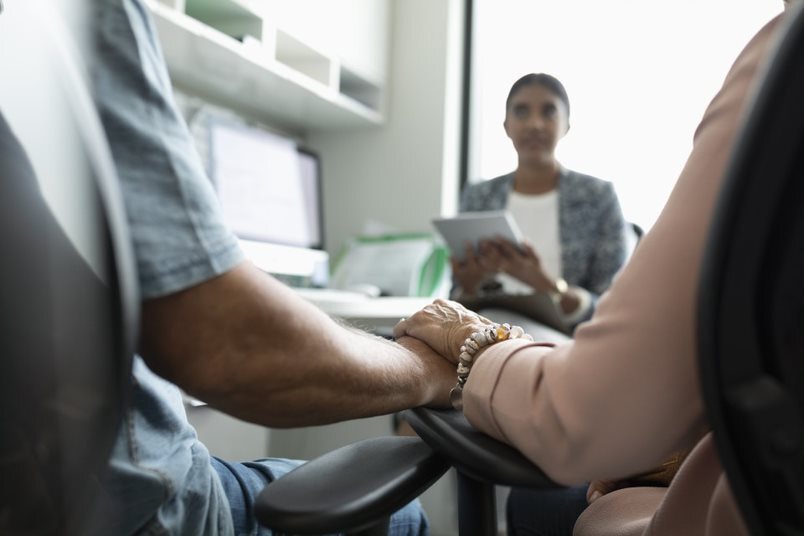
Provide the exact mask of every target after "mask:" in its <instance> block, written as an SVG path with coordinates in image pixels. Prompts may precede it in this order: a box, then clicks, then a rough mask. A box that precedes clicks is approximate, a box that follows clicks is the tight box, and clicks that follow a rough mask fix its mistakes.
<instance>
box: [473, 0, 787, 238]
mask: <svg viewBox="0 0 804 536" xmlns="http://www.w3.org/2000/svg"><path fill="white" fill-rule="evenodd" d="M474 1H475V37H474V52H473V53H474V57H473V70H474V76H473V78H474V80H473V97H472V99H473V101H472V102H473V105H472V106H473V111H472V117H471V118H470V133H471V137H472V139H471V147H470V151H469V155H470V156H469V160H470V161H469V177H470V180H482V179H490V178H493V177H496V176H498V175H501V174H503V173H507V172H509V171H512V170H513V169H514V168H515V167H516V153H515V152H514V150H513V147H512V145H511V142H510V140H509V139H508V138H507V137H506V135H505V132H504V131H503V127H502V123H503V119H504V117H505V98H506V96H507V94H508V90H509V89H510V87H511V84H512V83H513V82H514V81H515V80H516V79H517V78H519V77H520V76H521V75H523V74H526V73H529V72H546V73H549V74H552V75H554V76H556V77H557V78H558V79H559V80H561V81H562V83H563V84H564V86H565V87H566V88H567V92H568V93H569V98H570V106H571V116H570V123H571V128H570V131H569V133H568V134H567V136H565V137H564V139H562V140H561V141H560V142H559V145H558V149H557V151H556V154H557V157H558V160H559V161H560V162H561V163H562V164H564V165H565V166H566V167H568V168H570V169H574V170H576V171H580V172H583V173H589V174H591V175H594V176H597V177H600V178H602V179H606V180H609V181H611V182H613V183H614V185H615V187H616V189H617V193H618V194H619V196H620V201H621V203H622V206H623V211H624V212H625V216H626V218H627V219H628V220H630V221H634V222H636V223H639V224H640V225H642V226H643V227H644V228H645V229H647V228H649V227H650V226H651V225H652V224H653V222H654V221H655V220H656V218H657V216H658V215H659V212H660V211H661V208H662V206H663V205H664V202H665V200H666V199H667V196H668V195H669V193H670V190H671V189H672V187H673V184H674V183H675V180H676V178H677V177H678V174H679V172H680V171H681V168H682V167H683V165H684V163H685V161H686V159H687V156H688V155H689V152H690V149H691V146H692V136H693V133H694V131H695V127H696V126H697V124H698V122H699V120H700V118H701V115H702V114H703V111H704V109H705V108H706V106H707V104H708V103H709V101H710V100H711V98H712V97H713V96H714V94H715V93H716V91H717V90H718V88H719V87H720V86H721V84H722V82H723V78H724V77H725V75H726V72H727V71H728V69H729V67H730V66H731V64H732V63H733V61H734V59H735V58H736V56H737V54H738V53H739V51H740V50H741V49H742V48H743V46H744V45H745V44H746V43H747V42H748V40H749V39H750V38H751V36H752V35H753V34H754V33H756V31H757V30H758V29H759V28H760V27H762V26H763V25H764V24H765V23H766V22H767V21H769V20H770V19H771V18H773V17H774V16H775V15H776V14H778V13H779V12H781V11H782V0H673V1H660V0H639V1H638V0H575V1H570V0H474Z"/></svg>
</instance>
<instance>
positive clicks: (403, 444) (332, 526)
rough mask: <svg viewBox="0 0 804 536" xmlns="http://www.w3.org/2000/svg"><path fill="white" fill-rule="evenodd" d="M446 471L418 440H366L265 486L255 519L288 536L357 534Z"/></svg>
mask: <svg viewBox="0 0 804 536" xmlns="http://www.w3.org/2000/svg"><path fill="white" fill-rule="evenodd" d="M448 468H449V465H448V463H447V462H446V460H444V459H443V458H442V457H441V456H440V455H438V454H436V453H435V452H434V451H433V450H432V449H431V448H430V447H428V446H427V445H426V444H425V443H424V442H422V441H421V440H420V439H419V438H418V437H379V438H372V439H366V440H363V441H360V442H357V443H353V444H351V445H347V446H345V447H341V448H339V449H336V450H333V451H331V452H328V453H326V454H324V455H322V456H320V457H318V458H315V459H314V460H311V461H309V462H307V463H305V464H303V465H300V466H299V467H297V468H296V469H294V470H293V471H291V472H289V473H288V474H286V475H285V476H283V477H282V478H279V479H277V480H276V481H275V482H272V483H271V484H269V485H268V486H266V487H265V489H264V490H263V491H262V492H261V493H260V495H259V496H258V497H257V500H256V502H255V505H254V508H255V514H256V516H257V519H258V520H259V522H260V523H261V524H262V525H264V526H266V527H269V528H271V529H272V530H274V531H275V532H281V533H285V534H325V533H333V532H356V531H359V530H362V529H364V528H367V527H370V526H372V525H374V524H376V523H377V522H378V521H381V520H382V519H383V518H388V517H390V516H391V514H393V513H394V512H396V511H397V510H399V509H400V508H402V507H403V506H405V505H406V504H407V503H409V502H410V501H412V500H413V499H415V498H416V497H418V496H419V495H420V494H421V493H422V492H423V491H424V490H426V489H427V488H428V487H430V485H432V484H433V483H434V482H435V481H436V480H438V479H439V478H440V477H441V475H443V474H444V473H445V472H446V470H447V469H448Z"/></svg>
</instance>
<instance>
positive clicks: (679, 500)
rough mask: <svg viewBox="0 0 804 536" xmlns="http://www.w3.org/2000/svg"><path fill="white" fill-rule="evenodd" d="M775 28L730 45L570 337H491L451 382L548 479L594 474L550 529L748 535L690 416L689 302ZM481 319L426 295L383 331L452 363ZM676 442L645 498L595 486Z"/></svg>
mask: <svg viewBox="0 0 804 536" xmlns="http://www.w3.org/2000/svg"><path fill="white" fill-rule="evenodd" d="M783 27H784V15H780V16H777V17H776V18H774V19H773V20H772V21H771V22H769V23H768V24H766V25H765V26H764V27H763V28H762V29H761V30H760V31H759V32H758V33H757V34H756V35H755V36H754V37H753V39H751V41H750V42H749V43H748V45H746V47H745V48H744V50H743V51H742V52H741V53H740V55H739V56H738V58H737V60H736V61H735V63H734V65H733V66H732V68H731V70H730V71H729V73H728V75H727V76H726V79H725V81H724V83H723V86H722V88H721V89H720V91H719V92H718V93H717V95H716V96H715V97H714V99H713V100H712V101H711V103H710V104H709V107H708V108H707V110H706V112H705V113H704V117H703V119H702V120H701V123H700V125H699V126H698V129H697V130H696V133H695V138H694V144H693V149H692V153H691V154H690V156H689V159H688V160H687V163H686V165H685V166H684V169H683V170H682V172H681V175H680V176H679V179H678V181H677V182H676V185H675V187H674V189H673V192H672V194H671V195H670V198H669V199H668V201H667V203H666V205H665V207H664V209H663V210H662V213H661V214H660V216H659V218H658V220H657V221H656V223H655V225H654V226H653V227H652V228H651V230H650V232H648V233H647V234H646V235H645V236H644V238H643V239H642V240H641V242H640V245H639V247H638V248H637V249H636V251H635V252H634V255H633V258H632V259H631V260H630V261H629V262H628V265H627V266H626V267H625V268H624V269H623V270H622V272H621V273H620V274H619V275H618V276H617V278H616V281H614V283H613V285H612V286H611V289H610V290H608V291H607V292H606V294H605V296H604V297H603V298H602V299H601V301H600V304H599V307H598V308H597V310H596V311H595V314H594V317H593V318H592V319H591V320H589V321H588V322H584V323H583V324H581V325H580V326H579V327H578V329H577V330H576V332H575V336H574V339H573V340H570V341H566V342H564V343H562V344H559V345H551V344H547V343H544V342H540V341H539V339H538V337H535V339H536V341H535V342H531V341H528V340H527V339H514V340H505V341H502V342H498V343H495V344H491V345H488V346H485V347H484V348H482V349H478V348H475V349H474V350H473V353H472V355H469V358H470V361H469V364H470V365H471V373H469V372H468V370H469V369H468V368H467V369H466V371H464V372H463V374H464V376H463V378H462V379H463V380H465V384H464V385H463V389H462V390H460V389H458V390H457V391H456V393H459V394H462V403H463V406H462V408H463V412H464V414H465V415H466V417H467V419H468V420H469V422H470V423H472V425H473V426H474V427H475V428H477V429H478V430H480V431H482V432H485V433H487V434H489V435H491V436H493V437H495V438H497V439H499V440H501V441H505V442H507V443H509V444H511V445H513V446H514V447H516V448H517V449H519V450H520V451H521V452H522V453H523V454H524V455H525V456H527V457H528V458H529V459H530V460H531V461H533V462H534V463H535V464H537V465H539V466H540V467H541V468H542V469H543V470H544V472H545V473H546V474H547V475H548V476H550V477H551V478H552V479H553V480H555V481H556V482H559V483H562V484H565V485H578V484H584V483H585V482H588V481H593V482H594V483H593V485H592V486H590V489H589V492H590V493H589V502H590V503H591V507H589V508H587V509H586V510H585V511H584V512H583V514H582V516H581V517H580V518H579V519H578V521H577V523H576V522H575V518H577V517H578V516H577V514H573V513H572V512H571V511H570V509H568V508H566V507H561V506H559V508H563V511H564V512H565V513H566V514H567V515H566V516H565V518H564V521H565V526H564V527H563V532H562V533H563V534H569V533H573V534H575V536H580V535H584V534H590V533H592V534H600V530H601V525H600V522H602V521H605V520H606V518H607V517H606V516H608V519H609V521H608V522H607V523H605V524H603V525H602V528H611V529H612V532H610V534H614V533H616V534H625V535H627V534H634V535H641V536H646V535H648V534H650V535H651V536H678V535H690V534H695V535H707V536H720V535H729V536H742V535H747V534H748V529H747V527H746V526H745V523H744V521H743V517H742V514H741V513H740V510H739V509H738V507H737V504H736V502H735V499H734V496H733V495H732V492H731V487H730V484H729V481H728V478H727V477H726V474H725V473H724V472H723V469H722V467H721V465H720V461H719V456H718V452H717V450H716V448H715V444H714V439H713V437H712V434H711V433H710V431H709V429H710V425H709V422H708V420H707V415H706V413H705V411H704V410H705V408H704V400H703V395H702V392H701V385H700V383H699V369H698V362H697V351H696V331H695V318H696V300H697V298H698V282H699V280H700V272H701V264H702V259H703V257H704V248H705V242H706V238H707V232H708V230H709V228H710V226H711V222H712V220H713V215H714V212H715V202H716V199H717V197H718V195H719V194H720V192H721V189H722V187H723V182H724V177H725V171H726V168H727V164H728V161H729V158H730V156H731V154H732V152H733V150H734V145H735V139H736V135H737V133H738V132H739V130H740V126H741V124H742V123H741V122H742V120H743V115H744V113H745V110H746V107H747V105H749V104H750V103H751V101H752V98H753V91H754V89H755V88H754V87H753V86H754V84H755V81H756V79H758V78H759V77H761V75H762V74H763V73H764V72H765V70H766V69H767V68H768V66H767V57H768V53H769V52H770V51H772V50H773V49H774V45H775V44H776V40H777V39H778V35H777V29H780V28H783ZM489 324H490V322H489V320H487V319H485V318H483V317H481V316H478V315H476V314H474V313H471V312H469V311H466V310H465V309H464V308H463V307H462V306H460V305H459V304H457V303H455V302H449V301H443V300H438V301H436V302H435V303H434V304H432V305H429V306H427V307H426V308H425V309H423V310H422V311H420V312H417V313H416V314H414V315H412V316H411V317H409V318H407V319H404V320H402V321H400V322H399V324H398V325H397V326H396V328H395V329H394V335H395V336H396V337H397V339H401V338H403V337H405V336H409V337H416V338H418V339H420V340H421V341H423V342H425V343H426V344H428V345H429V346H430V347H431V348H433V349H434V350H436V351H437V352H438V353H440V354H442V355H443V356H445V357H447V358H449V359H451V360H452V361H453V362H455V363H457V362H459V360H462V362H465V361H466V357H465V356H463V357H462V355H461V354H462V353H466V350H465V347H464V346H463V345H464V341H465V340H466V339H467V337H468V336H470V335H471V334H472V333H473V332H477V331H479V330H482V329H484V328H486V327H487V326H488V325H489ZM739 336H740V334H735V337H738V338H739ZM475 346H476V345H475ZM456 389H457V387H456ZM690 449H692V450H691V452H690V453H689V455H688V456H687V457H686V460H684V461H683V464H682V466H681V468H680V469H679V472H678V475H677V476H676V477H675V478H672V480H671V482H670V485H669V487H668V488H667V491H666V493H664V492H660V493H651V494H650V495H649V496H648V499H646V494H645V489H644V488H643V489H639V488H632V489H624V490H619V492H618V493H608V492H609V491H611V490H612V489H616V488H617V487H619V485H618V483H619V482H622V481H623V480H629V479H630V478H631V477H632V476H633V475H640V474H641V473H644V472H646V471H652V469H655V468H656V467H657V466H659V465H660V464H663V462H664V461H667V460H668V457H675V456H676V454H677V453H684V452H686V451H689V450H690ZM652 472H655V471H652ZM596 481H602V482H604V483H605V484H603V485H601V483H600V482H596ZM520 506H521V504H520ZM580 508H581V509H583V508H586V505H585V504H583V503H582V502H581V504H580ZM519 512H520V513H523V512H522V509H521V508H520V510H519ZM509 513H510V512H509ZM524 514H527V512H524ZM511 521H512V517H510V516H509V525H508V528H509V530H510V531H511V532H512V533H513V534H527V535H533V534H544V533H545V532H546V531H543V530H541V529H542V527H541V526H539V527H535V528H534V527H533V525H532V524H530V523H529V522H528V520H527V519H526V516H525V515H522V516H521V517H520V519H516V518H514V519H513V521H514V522H513V523H511ZM539 521H540V522H541V521H542V519H540V520H539ZM615 521H616V523H615ZM573 525H574V526H573ZM551 530H552V529H551ZM573 531H574V532H573ZM615 531H616V532H615ZM553 533H557V532H553Z"/></svg>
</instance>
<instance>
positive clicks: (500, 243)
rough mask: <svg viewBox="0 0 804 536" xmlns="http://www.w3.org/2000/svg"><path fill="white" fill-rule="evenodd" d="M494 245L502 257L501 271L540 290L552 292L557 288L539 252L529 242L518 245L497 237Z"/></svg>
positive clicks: (500, 262)
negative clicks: (546, 270) (545, 269)
mask: <svg viewBox="0 0 804 536" xmlns="http://www.w3.org/2000/svg"><path fill="white" fill-rule="evenodd" d="M494 247H495V249H496V250H497V252H498V255H499V257H500V261H499V269H500V271H501V272H504V273H506V274H508V275H510V276H511V277H515V278H517V279H519V280H520V281H522V282H523V283H526V284H528V285H530V286H531V287H533V288H534V289H536V290H538V291H539V292H551V291H553V290H554V289H555V282H554V281H553V278H552V277H550V275H549V274H548V273H547V272H545V271H544V267H543V266H542V260H541V258H540V257H539V254H538V253H536V250H535V249H533V246H532V245H531V244H530V243H529V242H522V243H521V244H519V245H516V244H514V243H513V242H511V241H509V240H506V239H504V238H496V239H495V240H494Z"/></svg>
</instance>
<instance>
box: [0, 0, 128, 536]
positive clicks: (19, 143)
mask: <svg viewBox="0 0 804 536" xmlns="http://www.w3.org/2000/svg"><path fill="white" fill-rule="evenodd" d="M3 4H4V5H3V6H2V9H3V11H2V13H0V76H1V77H2V83H0V243H2V244H3V256H2V259H0V296H2V298H1V299H0V307H2V313H0V352H1V353H2V361H0V363H2V365H0V367H1V370H0V533H2V534H12V535H13V534H78V533H80V531H81V528H80V527H81V522H82V516H83V515H84V514H86V512H87V511H88V510H89V506H90V505H91V500H92V486H93V482H94V481H95V480H94V478H93V474H94V473H97V472H98V471H100V470H102V469H103V467H105V465H106V463H107V461H108V456H109V453H110V451H111V448H112V445H113V442H114V439H115V437H116V432H117V427H118V423H119V420H120V412H121V408H122V405H123V403H124V396H125V393H126V386H127V385H128V383H129V374H130V367H131V356H132V354H133V349H134V340H135V336H136V325H137V318H138V310H137V307H138V305H137V304H138V297H137V296H138V292H137V289H136V278H135V271H134V267H133V256H132V253H131V251H130V245H129V239H128V236H127V230H126V226H125V220H124V217H123V210H122V203H121V197H120V194H119V192H118V190H117V188H118V185H117V181H116V178H115V177H114V168H113V164H112V161H111V158H110V155H109V152H108V147H106V145H105V141H104V138H103V135H102V129H101V126H100V123H99V121H98V119H97V116H96V114H95V110H94V107H93V105H92V100H91V97H90V93H89V92H88V91H87V89H86V85H85V84H84V83H83V79H82V70H81V69H80V68H78V66H77V64H76V63H75V60H76V58H78V57H86V56H79V52H78V50H80V45H79V44H78V43H77V42H75V40H71V38H70V36H71V35H72V33H71V29H70V27H68V25H67V24H65V23H64V21H71V23H73V22H74V23H76V24H78V23H79V21H80V19H81V14H80V13H78V12H77V11H76V8H80V7H81V6H82V5H83V6H88V5H89V2H83V1H80V2H78V1H76V2H73V1H72V0H59V1H56V2H48V5H47V7H45V6H43V5H41V2H30V1H29V0H6V1H5V2H3ZM66 8H69V13H64V12H62V11H61V10H62V9H66ZM84 52H85V51H84Z"/></svg>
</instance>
